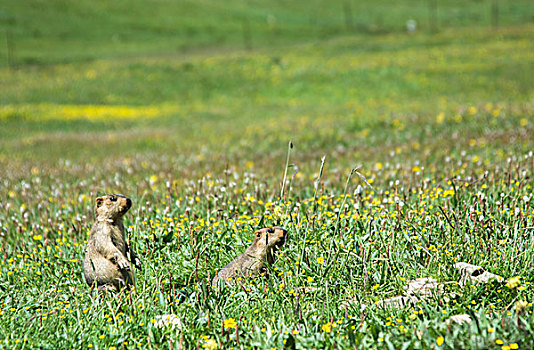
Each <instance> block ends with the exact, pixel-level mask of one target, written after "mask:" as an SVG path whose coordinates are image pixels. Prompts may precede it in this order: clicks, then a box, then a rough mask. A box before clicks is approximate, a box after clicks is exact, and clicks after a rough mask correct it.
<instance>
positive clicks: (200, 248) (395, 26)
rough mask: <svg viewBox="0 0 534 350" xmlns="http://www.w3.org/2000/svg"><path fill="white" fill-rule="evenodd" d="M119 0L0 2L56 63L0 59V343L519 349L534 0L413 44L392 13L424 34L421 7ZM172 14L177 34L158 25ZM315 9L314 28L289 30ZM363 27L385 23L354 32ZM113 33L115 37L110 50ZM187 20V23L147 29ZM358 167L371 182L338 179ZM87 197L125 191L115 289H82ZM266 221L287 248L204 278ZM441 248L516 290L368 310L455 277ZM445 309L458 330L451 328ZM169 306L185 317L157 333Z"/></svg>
mask: <svg viewBox="0 0 534 350" xmlns="http://www.w3.org/2000/svg"><path fill="white" fill-rule="evenodd" d="M47 4H48V3H47ZM69 4H70V3H69ZM130 4H132V3H131V2H128V3H127V2H120V1H119V2H113V3H111V4H107V3H105V2H101V3H99V2H91V3H89V2H85V1H78V2H76V3H75V5H71V6H66V5H65V4H63V3H60V2H50V5H48V6H45V5H44V3H40V2H14V1H13V2H8V3H6V4H2V7H1V9H2V11H3V12H0V14H2V16H4V17H1V16H0V21H3V19H2V18H7V17H9V15H5V14H6V13H7V14H15V15H14V16H15V18H16V21H15V22H14V23H11V22H12V21H11V20H8V21H7V22H9V23H7V22H2V26H6V25H7V26H10V28H11V30H12V31H13V33H14V36H15V37H17V38H18V39H17V41H19V44H17V57H18V58H19V59H21V60H20V61H19V64H21V63H23V61H24V60H26V61H25V62H26V63H28V62H30V61H32V60H33V62H40V63H53V64H46V65H41V64H37V65H20V66H19V67H18V68H16V69H15V68H9V67H6V66H4V67H3V68H0V80H1V81H2V85H1V86H0V198H2V200H1V201H0V236H1V241H0V255H1V256H2V260H1V262H0V349H3V348H6V349H12V348H16V349H26V348H42V349H57V348H93V349H113V348H115V349H120V348H127V349H130V348H132V349H133V348H158V349H159V348H171V347H172V348H173V349H176V348H180V346H181V347H182V348H196V347H197V346H198V347H201V348H202V347H207V344H214V343H216V344H218V347H219V348H243V349H247V348H252V347H256V348H268V349H269V348H297V349H304V348H312V347H315V348H334V346H336V347H337V348H352V347H355V348H377V349H378V348H380V349H382V348H405V349H432V348H434V349H442V348H443V349H453V348H456V349H459V348H477V349H507V346H508V347H510V346H511V347H512V348H513V347H515V344H517V346H518V347H520V348H521V349H529V348H532V347H534V333H533V332H534V317H533V314H532V310H533V308H532V304H531V303H532V300H533V297H534V290H533V287H532V283H533V282H534V278H533V276H534V267H533V266H534V261H533V256H534V251H533V250H534V248H533V247H534V244H533V243H534V239H533V236H532V227H533V224H534V208H533V197H532V188H533V186H534V181H533V172H534V158H533V156H532V150H533V146H534V141H533V140H534V138H533V137H532V135H534V105H533V103H532V101H533V100H534V86H533V84H532V78H531V77H532V76H534V56H533V55H532V52H534V43H533V42H532V40H531V38H532V35H533V34H534V27H533V25H532V24H529V23H527V22H528V21H529V20H530V19H529V17H528V16H529V11H528V10H529V9H530V8H531V5H530V3H529V2H514V3H512V2H500V5H501V10H502V13H501V14H502V16H501V27H500V28H499V29H492V28H490V25H489V24H490V21H489V17H484V16H487V13H489V12H477V10H478V9H480V8H484V9H488V6H490V5H491V4H490V2H486V1H480V2H476V1H473V2H468V3H467V4H466V5H465V7H464V8H463V9H462V13H466V14H467V15H466V17H459V15H458V14H459V13H460V11H459V10H458V7H457V6H456V5H455V3H450V5H447V6H445V5H441V4H440V18H441V19H445V18H451V21H450V25H447V26H445V25H440V30H439V32H430V31H428V30H427V29H428V28H424V27H423V29H424V30H422V31H419V32H417V33H415V34H413V35H408V34H406V33H404V29H403V25H404V23H405V20H406V18H408V17H407V16H408V15H407V14H408V13H410V12H409V11H408V4H409V5H411V6H412V7H413V13H414V14H413V17H414V18H416V19H417V20H418V21H420V22H422V23H423V24H424V23H425V22H424V21H425V18H426V17H425V16H427V13H426V12H425V11H427V10H428V8H427V6H428V4H427V3H426V2H413V3H408V2H407V3H405V5H401V6H399V8H398V10H395V11H382V12H383V13H384V17H383V20H382V22H377V21H378V19H377V18H378V17H377V16H378V14H379V13H380V10H381V9H383V8H384V7H385V6H386V5H387V3H386V2H385V1H384V2H378V3H376V4H375V5H373V6H370V5H368V8H367V10H368V11H370V12H371V13H373V14H375V15H373V16H375V17H373V16H361V17H358V16H360V15H358V14H357V12H356V11H355V12H354V16H355V17H354V18H355V22H354V23H355V27H356V28H359V29H357V30H356V32H353V31H348V30H347V29H346V28H343V26H344V22H343V17H342V14H341V15H339V16H341V17H337V19H335V18H336V17H335V16H336V15H335V13H336V12H335V11H338V10H339V8H342V6H343V2H340V3H339V4H338V5H339V6H338V8H337V9H336V7H335V6H333V5H327V4H326V3H324V4H322V3H319V2H317V4H316V5H317V7H314V8H315V9H321V11H322V12H321V11H317V12H315V13H313V12H306V11H302V10H301V11H297V10H299V9H301V8H300V7H299V6H303V5H302V3H301V2H293V3H290V4H289V3H288V4H286V3H278V2H276V3H272V4H270V6H271V7H270V8H269V9H266V6H267V5H266V4H264V3H263V2H246V3H243V2H235V3H234V2H230V3H228V5H227V9H225V10H224V11H223V9H221V6H222V5H218V3H215V2H213V3H210V2H201V3H198V2H195V3H187V4H186V3H183V2H180V3H175V2H159V1H157V2H153V3H151V5H150V6H149V5H147V3H144V2H139V3H136V6H132V8H131V11H130V12H128V13H126V12H125V11H124V9H125V8H129V7H128V5H130ZM353 5H354V6H356V4H353ZM225 6H226V5H225ZM292 6H294V7H295V8H292ZM404 6H406V7H404ZM448 6H450V9H449V8H448ZM517 8H520V9H521V11H517ZM6 9H7V10H6ZM207 9H211V11H212V14H214V16H213V17H210V21H209V22H208V20H207V19H208V16H206V11H207ZM512 9H515V10H512ZM182 10H184V11H185V10H187V11H191V12H188V18H189V19H190V23H189V24H187V23H185V22H182V21H178V20H176V21H175V20H174V18H175V17H174V16H173V14H175V13H176V12H177V11H178V12H179V11H182ZM310 11H311V10H310ZM514 11H517V12H514ZM271 12H272V13H273V14H274V16H275V17H276V18H277V22H276V23H277V25H280V28H279V30H280V32H279V35H277V36H276V40H271V41H270V38H271V37H270V36H269V35H270V34H269V32H268V31H267V30H266V29H265V28H264V27H261V26H258V27H255V31H254V33H255V34H254V36H253V43H256V42H257V43H258V46H257V47H255V49H254V50H253V51H249V50H245V49H243V48H242V43H241V40H242V39H241V37H240V35H241V34H240V33H239V28H240V25H241V23H240V20H241V19H242V18H251V16H252V18H262V16H265V14H266V13H271ZM38 13H39V14H41V15H42V17H41V18H42V20H41V22H38V21H30V18H32V16H35V15H36V14H38ZM210 13H211V12H210ZM514 13H516V14H514ZM141 14H142V15H141ZM150 14H159V17H158V18H160V20H158V21H156V20H155V19H154V18H155V17H154V18H152V17H151V16H149V15H150ZM284 14H285V15H284ZM319 14H324V16H319ZM469 14H471V15H469ZM474 14H479V15H480V16H481V17H478V19H476V18H475V17H474ZM59 15H64V16H65V21H64V22H61V23H60V22H59V21H53V20H52V19H54V18H56V17H57V16H59ZM89 15H91V16H92V17H90V16H89ZM6 16H7V17H6ZM195 16H196V17H195ZM254 16H256V17H254ZM313 16H316V17H315V20H316V21H317V22H318V23H321V24H322V25H321V26H317V28H316V29H314V30H300V29H302V28H304V29H306V28H307V29H310V20H309V18H311V17H313ZM447 16H450V17H447ZM236 18H237V20H236ZM282 18H284V19H285V21H282V20H281V19H282ZM358 18H359V19H358ZM452 18H456V19H457V20H455V21H452ZM462 18H463V19H462ZM199 19H201V20H199ZM334 19H335V20H334ZM364 19H366V20H368V21H369V22H368V23H369V25H371V24H372V25H376V26H379V28H378V29H380V31H378V29H376V31H375V29H373V32H372V34H369V32H365V31H364V30H363V29H362V27H357V26H356V24H357V23H360V22H361V21H363V20H364ZM45 20H49V23H50V25H49V26H42V29H41V30H42V32H43V33H45V31H46V33H47V35H43V37H42V38H45V39H42V40H41V41H39V42H40V43H41V44H42V46H37V41H35V40H36V39H32V38H31V36H32V34H31V33H32V32H34V31H35V30H36V29H35V28H36V27H37V26H39V23H41V24H42V23H45ZM330 20H331V21H332V22H329V21H330ZM6 23H7V24H6ZM249 23H250V26H251V27H254V25H255V22H254V21H252V20H251V21H250V22H249ZM377 23H379V24H377ZM440 23H441V22H440ZM119 24H120V25H121V26H124V28H129V29H128V33H130V34H129V35H131V36H130V38H131V39H129V40H130V41H129V42H125V43H122V44H120V42H119V43H117V44H113V45H112V44H111V43H110V42H109V41H106V40H108V39H109V38H111V36H112V35H110V33H114V32H115V31H116V28H117V27H118V26H119ZM187 25H189V26H190V28H194V29H195V30H196V31H197V32H195V33H198V34H195V35H192V34H183V35H182V36H180V35H178V36H176V37H175V36H174V35H170V34H169V35H168V36H166V34H165V33H166V32H165V30H163V29H162V28H171V29H172V30H175V29H176V28H182V29H183V28H186V27H187ZM232 25H233V26H237V27H238V29H237V32H234V30H233V29H232V28H231V26H232ZM165 26H168V27H165ZM209 26H215V27H217V28H218V29H217V30H218V33H220V35H223V36H224V37H225V38H227V39H225V41H221V40H219V39H217V36H216V35H214V34H213V33H210V31H209V29H206V28H208V27H209ZM90 28H94V31H92V32H91V33H93V34H91V35H90V36H89V34H87V33H88V32H89V29H90ZM132 28H138V30H139V31H138V32H135V31H133V29H132ZM147 28H153V31H149V30H146V29H147ZM157 28H160V30H161V31H160V32H158V31H157V30H156V29H157ZM262 28H263V29H262ZM329 28H330V29H331V30H330V29H329ZM372 28H375V27H372ZM297 29H299V30H297ZM169 30H170V29H169ZM176 30H178V29H176ZM180 30H181V29H180ZM184 30H185V29H184ZM262 30H263V31H264V32H262ZM61 33H68V35H67V34H63V35H65V37H64V38H63V39H61ZM173 33H174V32H173ZM260 33H263V34H260ZM145 35H146V37H145ZM218 35H219V34H218ZM127 37H128V36H125V37H124V38H127ZM89 38H92V40H93V44H94V45H92V46H90V48H91V49H90V50H88V49H87V47H88V46H87V45H86V42H85V41H84V40H89ZM155 38H157V39H158V40H151V39H155ZM145 39H146V40H145ZM62 40H63V41H62ZM109 40H110V39H109ZM121 40H123V39H121ZM124 41H127V40H126V39H124ZM295 41H296V42H298V43H296V44H294V42H295ZM60 43H61V45H65V46H64V47H65V48H66V47H69V48H70V50H67V51H68V52H65V51H62V50H59V49H58V48H59V47H61V46H59V45H60ZM169 43H173V45H176V46H175V47H174V48H172V49H169V50H167V47H168V44H169ZM292 43H293V44H292ZM178 45H184V46H183V47H197V48H198V47H202V46H205V47H206V49H205V50H204V51H202V50H200V51H195V52H180V53H177V52H178V51H179V49H178V47H179V46H178ZM220 46H226V48H225V49H224V50H220ZM260 46H261V47H262V48H260ZM23 57H26V58H25V59H24V60H23V59H22V58H23ZM91 57H93V58H97V59H96V60H94V61H91V62H88V61H87V59H88V58H91ZM290 140H292V141H293V144H294V148H293V149H292V150H291V154H290V158H289V165H290V166H289V168H288V169H287V179H288V181H289V182H288V183H286V185H285V186H284V188H285V191H284V196H283V198H282V199H281V198H280V191H281V187H282V186H281V182H282V179H283V177H284V172H285V171H286V169H285V166H286V160H287V156H288V155H287V148H288V142H289V141H290ZM323 156H326V158H325V163H324V169H323V171H322V172H321V171H320V169H321V158H322V157H323ZM356 166H359V168H358V172H359V173H360V174H361V175H362V176H364V177H365V178H366V179H367V181H368V182H369V183H370V184H371V186H372V188H371V187H369V186H367V185H366V184H365V182H364V181H363V180H362V178H360V177H359V176H357V175H356V174H355V173H353V174H352V176H351V177H350V178H349V174H350V173H351V169H353V168H354V167H356ZM103 193H123V194H125V195H127V196H129V197H130V198H132V200H133V202H134V206H133V208H132V209H131V210H130V212H129V213H128V215H127V216H126V225H127V227H128V230H129V232H130V234H131V236H132V242H133V246H134V247H135V249H136V250H137V251H138V253H139V255H140V256H141V258H142V261H143V263H144V268H143V270H142V271H137V274H136V288H135V291H134V292H132V293H131V294H127V293H125V292H122V293H120V294H119V295H106V296H103V297H101V296H97V295H96V294H90V292H89V288H88V287H87V286H86V285H85V283H84V281H83V277H82V266H81V259H82V258H83V249H84V246H85V243H86V240H87V238H88V233H89V230H90V228H91V226H92V223H93V213H92V211H93V209H92V208H93V206H94V204H93V202H94V200H95V198H96V197H97V196H98V195H99V194H103ZM271 225H282V226H284V227H286V228H287V229H288V230H289V239H288V242H287V244H286V245H285V246H284V247H283V248H282V249H281V251H280V254H279V256H278V260H277V262H276V263H275V264H274V265H273V266H272V267H271V269H270V273H269V275H270V276H269V278H263V277H262V278H257V279H254V280H249V281H247V282H246V284H245V286H244V287H243V288H240V287H237V288H230V287H226V288H225V289H224V290H222V291H217V290H214V289H211V288H210V287H209V281H210V279H211V278H212V277H213V275H214V273H216V271H217V270H218V269H220V268H221V267H223V266H224V265H226V264H227V263H228V262H229V261H231V260H232V259H233V258H234V257H235V256H237V255H238V254H240V253H241V252H242V251H243V250H244V249H245V248H246V247H247V246H248V245H249V244H250V242H251V240H252V236H253V231H254V229H255V228H257V227H264V226H271ZM457 261H465V262H470V263H473V264H478V265H480V266H482V267H484V268H485V269H487V270H489V271H491V272H493V273H496V274H499V275H501V276H503V277H504V278H505V279H510V278H512V277H516V276H519V277H521V279H520V282H521V283H520V285H519V286H518V287H514V288H509V287H506V286H497V285H481V286H466V287H460V286H458V285H456V284H455V283H447V284H446V291H445V294H446V295H448V296H449V299H448V300H447V299H446V298H431V299H430V300H428V301H426V302H424V303H420V304H418V305H417V306H416V307H414V308H406V309H397V310H382V309H380V308H378V307H376V306H374V305H373V304H374V302H376V301H378V300H380V299H383V298H387V297H392V296H395V295H399V294H402V293H403V287H404V286H405V285H406V283H407V281H409V280H411V279H415V278H419V277H433V278H436V279H438V280H439V281H440V282H451V281H457V280H458V275H457V273H456V272H455V271H454V270H453V268H452V265H453V264H454V263H455V262H457ZM309 287H316V288H317V289H316V290H311V289H308V292H306V291H305V288H309ZM348 300H356V303H355V304H353V306H351V307H349V308H348V309H345V308H343V307H342V304H344V303H345V302H346V301H348ZM517 301H526V302H527V307H526V310H524V311H522V312H517V311H516V309H515V305H516V302H517ZM361 304H365V305H369V307H368V308H366V309H365V310H364V311H362V310H361ZM461 313H468V314H470V315H471V317H472V318H473V319H475V322H473V323H472V324H470V325H451V326H448V325H447V324H446V322H445V321H446V319H447V318H449V317H450V316H452V315H456V314H461ZM164 314H176V315H177V316H178V317H179V318H180V319H181V322H182V325H183V327H182V330H181V331H178V330H171V329H169V328H164V329H159V328H156V327H155V324H154V321H155V320H156V318H157V316H158V315H164ZM230 319H234V320H235V328H234V327H233V325H232V322H229V321H228V320H230ZM225 320H226V325H227V326H228V325H230V326H232V327H224V324H225ZM441 337H443V344H441V345H438V343H441V340H442V338H441ZM503 346H504V347H503ZM208 348H209V347H208Z"/></svg>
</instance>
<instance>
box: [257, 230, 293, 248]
mask: <svg viewBox="0 0 534 350" xmlns="http://www.w3.org/2000/svg"><path fill="white" fill-rule="evenodd" d="M286 240H287V230H286V229H284V228H282V227H278V226H275V227H266V228H262V229H261V230H258V231H256V232H254V242H255V243H256V244H257V245H259V246H263V247H265V248H280V247H281V246H283V245H284V244H285V243H286Z"/></svg>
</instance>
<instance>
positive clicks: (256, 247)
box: [211, 227, 287, 287]
mask: <svg viewBox="0 0 534 350" xmlns="http://www.w3.org/2000/svg"><path fill="white" fill-rule="evenodd" d="M286 239H287V231H286V230H285V229H283V228H282V227H268V228H262V229H261V230H258V231H256V232H255V233H254V241H253V242H252V244H251V245H250V247H248V248H247V250H245V252H244V253H243V254H241V255H239V256H238V257H237V258H236V259H235V260H234V261H232V262H230V263H229V264H228V265H226V266H225V267H223V268H222V269H221V270H220V271H219V272H218V273H217V275H215V277H214V278H213V281H212V282H211V285H212V287H216V286H217V283H218V281H219V280H223V281H225V282H226V283H228V284H230V285H233V284H235V282H236V280H237V279H238V278H240V277H251V276H255V275H258V274H260V273H262V272H266V271H267V267H266V264H269V265H271V264H273V263H274V261H275V254H276V252H277V251H278V249H279V248H280V247H281V246H283V245H284V244H285V243H286Z"/></svg>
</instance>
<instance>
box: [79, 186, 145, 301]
mask: <svg viewBox="0 0 534 350" xmlns="http://www.w3.org/2000/svg"><path fill="white" fill-rule="evenodd" d="M131 206H132V201H131V200H130V198H127V197H125V196H123V195H121V194H111V195H107V196H102V197H98V198H97V199H96V206H95V215H96V223H95V224H94V225H93V228H92V229H91V235H90V236H89V242H88V243H87V247H86V248H85V258H84V260H83V274H84V276H85V281H86V282H87V284H88V285H89V286H93V285H94V284H96V286H97V287H98V290H99V291H100V290H103V289H108V288H115V289H116V290H119V289H121V288H122V287H124V286H126V287H128V288H129V287H130V285H132V284H133V283H134V276H133V272H132V270H131V267H130V261H132V262H133V263H134V265H135V267H137V268H138V269H140V268H141V261H140V260H139V258H138V257H137V255H135V253H134V252H133V250H130V249H129V248H128V242H126V238H125V237H124V224H123V223H122V217H123V216H124V214H126V212H127V211H128V209H130V207H131ZM128 254H129V255H130V260H128Z"/></svg>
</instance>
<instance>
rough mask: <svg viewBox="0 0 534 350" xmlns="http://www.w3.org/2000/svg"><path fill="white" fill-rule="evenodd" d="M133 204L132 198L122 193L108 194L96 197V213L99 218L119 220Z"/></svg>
mask: <svg viewBox="0 0 534 350" xmlns="http://www.w3.org/2000/svg"><path fill="white" fill-rule="evenodd" d="M131 206H132V200H131V199H130V198H128V197H126V196H123V195H122V194H108V195H106V196H102V197H98V198H97V199H96V205H95V213H96V217H97V219H98V220H117V219H120V218H122V216H123V215H124V214H126V212H127V211H128V209H130V207H131Z"/></svg>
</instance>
